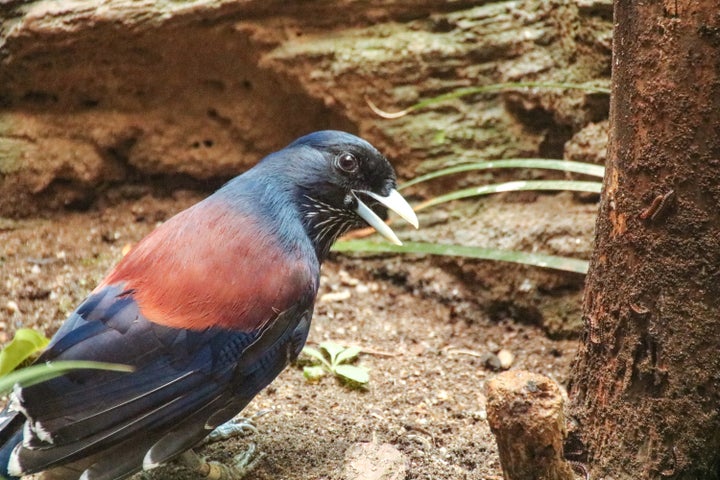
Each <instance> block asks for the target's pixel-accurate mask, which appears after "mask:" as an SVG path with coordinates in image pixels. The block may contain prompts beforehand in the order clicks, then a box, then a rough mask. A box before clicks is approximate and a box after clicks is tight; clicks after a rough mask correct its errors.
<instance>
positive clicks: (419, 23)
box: [0, 0, 612, 217]
mask: <svg viewBox="0 0 720 480" xmlns="http://www.w3.org/2000/svg"><path fill="white" fill-rule="evenodd" d="M611 16H612V5H611V1H610V0H577V1H571V0H552V1H549V0H521V1H505V2H488V1H437V0H436V1H431V0H414V1H413V0H404V1H403V0H396V1H392V2H377V1H371V2H366V1H359V0H339V1H313V2H286V1H268V0H222V1H216V0H213V1H211V0H186V1H178V0H176V1H170V0H166V1H150V0H141V1H136V0H60V1H57V0H40V1H19V0H15V1H13V0H10V1H5V2H2V3H0V18H1V19H2V20H1V23H0V215H5V216H15V217H17V216H28V215H40V214H42V212H46V211H47V210H48V209H59V208H67V207H69V208H73V209H83V208H87V207H88V206H89V205H91V204H92V203H93V202H94V201H96V200H97V199H98V198H99V196H102V195H106V194H107V193H108V192H112V191H113V190H115V191H121V192H124V194H128V193H131V189H129V188H128V187H127V186H128V185H135V186H138V185H141V186H145V187H152V188H163V187H164V186H168V185H170V186H172V185H178V184H180V185H184V186H190V187H192V188H199V189H211V188H213V187H214V186H216V185H218V184H219V183H221V182H222V181H224V180H225V179H227V178H229V177H232V176H234V175H236V174H237V173H238V172H240V171H242V170H243V169H245V168H247V167H248V166H249V165H252V164H253V163H254V162H256V161H257V160H258V159H259V158H260V157H262V156H263V155H265V154H267V153H268V152H270V151H272V150H274V149H276V148H280V147H282V146H284V145H285V144H287V143H288V142H289V141H291V140H292V139H294V138H295V137H297V136H299V135H301V134H304V133H307V132H309V131H312V130H317V129H323V128H334V129H343V130H347V131H350V132H353V133H356V134H359V135H361V136H363V137H365V138H367V139H368V140H369V141H371V142H372V143H374V144H376V145H377V146H378V147H379V148H380V149H381V150H382V151H384V152H386V154H387V156H388V157H389V158H391V159H392V161H393V162H394V163H395V165H397V166H398V169H399V172H400V174H401V176H402V177H403V178H409V177H412V176H414V175H416V174H420V173H423V172H425V171H427V170H429V169H432V168H435V167H437V166H439V165H446V164H452V163H458V162H463V161H475V160H481V159H491V158H501V157H518V156H520V157H522V156H541V157H548V158H562V157H563V156H566V157H579V158H581V159H590V160H592V159H593V158H594V156H596V155H599V154H601V153H603V152H604V148H603V147H602V144H603V143H604V137H605V126H604V124H602V123H601V124H600V125H596V124H597V122H603V120H604V119H605V118H606V117H607V113H608V112H607V110H608V97H607V95H605V94H598V93H589V92H586V91H582V90H552V89H550V90H548V89H522V90H517V91H515V92H512V93H503V94H497V93H489V94H483V95H475V96H470V97H464V98H462V99H457V100H453V101H449V102H444V103H441V104H437V105H434V106H432V107H429V108H426V109H423V110H420V111H417V112H415V113H413V114H411V115H408V116H405V117H403V118H400V119H395V120H387V119H383V118H380V117H379V116H377V115H376V114H375V113H373V111H372V110H371V109H370V108H369V106H368V103H367V100H370V101H372V102H373V103H375V104H376V105H378V106H379V107H380V108H382V109H384V110H388V111H396V110H400V109H402V108H405V107H407V106H409V105H411V104H413V103H415V102H417V101H419V100H422V99H427V98H430V97H434V96H437V95H439V94H443V93H447V92H450V91H452V90H454V89H458V88H461V87H468V86H480V85H487V84H493V83H500V82H514V81H546V82H548V81H551V82H572V83H579V84H587V85H594V86H608V85H609V72H610V47H611V45H610V44H611ZM575 135H577V137H576V141H574V142H571V143H570V145H568V147H567V148H566V144H567V142H568V141H571V140H572V139H573V136H575ZM596 144H600V145H596ZM454 181H457V180H454ZM461 183H462V182H461ZM122 186H125V187H124V190H122V188H120V187H122ZM436 188H444V187H443V185H442V184H440V185H436ZM118 189H120V190H118ZM419 193H420V194H422V193H423V192H422V191H421V192H419Z"/></svg>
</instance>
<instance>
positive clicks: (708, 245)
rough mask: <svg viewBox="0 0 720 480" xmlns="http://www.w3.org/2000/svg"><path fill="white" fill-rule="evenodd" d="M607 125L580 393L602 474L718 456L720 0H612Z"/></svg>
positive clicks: (678, 468) (687, 467) (700, 474)
mask: <svg viewBox="0 0 720 480" xmlns="http://www.w3.org/2000/svg"><path fill="white" fill-rule="evenodd" d="M615 21H616V23H615V28H616V29H615V32H614V46H613V50H614V51H613V78H612V84H613V94H612V100H611V113H610V117H611V120H610V121H611V133H610V145H609V151H608V168H607V173H606V176H605V185H604V194H603V198H602V202H601V206H600V215H599V218H598V221H597V229H596V249H595V253H594V255H593V259H592V263H591V268H590V272H589V275H588V278H587V285H586V292H585V299H584V317H585V323H586V328H585V334H584V342H583V343H584V345H583V347H582V348H581V349H580V352H579V354H578V357H577V359H576V364H575V367H574V372H573V373H574V375H573V382H572V386H571V396H572V398H573V402H574V413H575V414H576V415H577V417H578V420H579V421H580V422H581V431H582V433H583V440H584V442H585V445H586V447H587V450H588V453H589V463H590V465H591V469H592V472H591V473H592V477H593V478H605V479H609V478H613V479H624V478H632V479H640V478H643V479H645V478H647V479H660V478H670V477H671V478H674V479H715V478H718V477H719V473H718V469H719V468H720V433H719V432H720V412H719V411H718V409H719V406H720V354H718V351H719V350H720V334H719V333H718V332H720V208H718V207H719V206H720V176H719V175H718V167H720V2H718V1H717V0H695V1H689V0H672V1H668V0H666V1H660V0H654V1H630V0H618V1H616V2H615Z"/></svg>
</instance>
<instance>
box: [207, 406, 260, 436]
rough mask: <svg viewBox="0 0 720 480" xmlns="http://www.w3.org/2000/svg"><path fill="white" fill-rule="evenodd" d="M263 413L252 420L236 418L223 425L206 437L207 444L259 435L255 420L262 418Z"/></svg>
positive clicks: (251, 418) (254, 416)
mask: <svg viewBox="0 0 720 480" xmlns="http://www.w3.org/2000/svg"><path fill="white" fill-rule="evenodd" d="M261 413H262V412H261ZM261 413H257V414H255V415H253V416H252V417H250V418H245V417H235V418H233V419H232V420H229V421H227V422H225V423H223V424H222V425H220V426H218V427H217V428H215V430H213V431H212V432H210V434H209V435H208V436H207V437H205V442H206V443H213V442H219V441H221V440H227V439H228V438H230V437H244V436H245V435H250V434H253V433H257V431H258V430H257V427H256V426H255V422H254V419H255V418H256V417H258V416H260V414H261Z"/></svg>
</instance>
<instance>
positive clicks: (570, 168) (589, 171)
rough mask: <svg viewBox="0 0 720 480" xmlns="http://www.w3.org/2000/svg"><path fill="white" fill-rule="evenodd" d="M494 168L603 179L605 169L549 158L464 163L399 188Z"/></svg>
mask: <svg viewBox="0 0 720 480" xmlns="http://www.w3.org/2000/svg"><path fill="white" fill-rule="evenodd" d="M494 168H539V169H546V170H562V171H565V172H573V173H582V174H585V175H591V176H593V177H600V178H602V177H603V175H604V174H605V167H603V166H601V165H593V164H592V163H583V162H573V161H566V160H553V159H549V158H509V159H505V160H488V161H484V162H474V163H464V164H461V165H455V166H452V167H448V168H443V169H441V170H436V171H434V172H430V173H427V174H425V175H421V176H419V177H416V178H413V179H412V180H410V181H409V182H405V183H403V184H402V185H400V186H399V187H398V189H399V190H402V189H403V188H407V187H410V186H412V185H417V184H418V183H421V182H426V181H428V180H433V179H435V178H438V177H443V176H445V175H452V174H455V173H461V172H468V171H472V170H489V169H494Z"/></svg>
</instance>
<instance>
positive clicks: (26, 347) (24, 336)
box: [0, 328, 133, 395]
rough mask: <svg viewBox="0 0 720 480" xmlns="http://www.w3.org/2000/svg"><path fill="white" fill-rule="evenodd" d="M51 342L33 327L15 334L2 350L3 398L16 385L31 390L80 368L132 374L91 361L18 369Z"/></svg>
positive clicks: (0, 384)
mask: <svg viewBox="0 0 720 480" xmlns="http://www.w3.org/2000/svg"><path fill="white" fill-rule="evenodd" d="M48 343H49V340H48V339H47V337H45V335H43V334H42V333H40V332H38V331H35V330H32V329H30V328H21V329H19V330H18V331H16V332H15V336H14V337H13V339H12V340H11V341H10V342H9V343H8V344H7V345H6V346H5V347H4V348H3V349H2V350H1V351H0V395H3V394H5V393H8V392H9V391H10V390H12V389H13V386H15V384H19V385H21V386H23V387H28V386H30V385H34V384H36V383H40V382H43V381H45V380H50V379H52V378H55V377H58V376H60V375H64V374H66V373H68V372H69V371H71V370H76V369H79V368H92V369H101V370H113V371H116V372H132V371H133V368H132V367H130V366H127V365H118V364H115V363H103V362H89V361H59V362H52V363H50V362H48V363H43V364H39V365H32V366H29V367H25V368H20V369H18V367H20V366H22V365H23V364H27V363H29V362H31V361H32V360H33V359H34V358H35V357H36V356H37V355H38V354H39V353H40V352H41V351H42V350H43V349H44V348H45V347H46V346H47V344H48Z"/></svg>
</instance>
